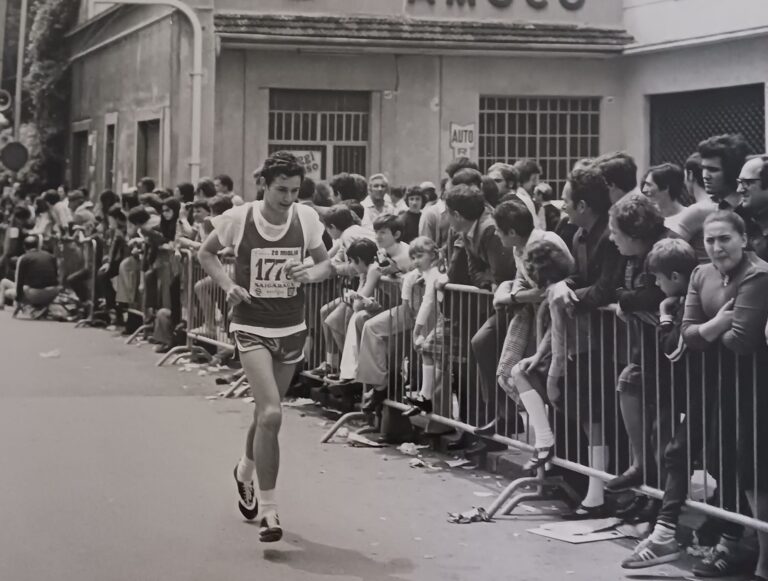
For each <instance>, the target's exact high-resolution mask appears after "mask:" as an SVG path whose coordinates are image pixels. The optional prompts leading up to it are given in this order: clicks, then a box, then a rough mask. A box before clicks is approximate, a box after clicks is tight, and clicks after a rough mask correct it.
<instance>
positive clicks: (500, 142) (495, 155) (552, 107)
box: [478, 96, 600, 197]
mask: <svg viewBox="0 0 768 581" xmlns="http://www.w3.org/2000/svg"><path fill="white" fill-rule="evenodd" d="M599 153H600V98H599V97H578V98H563V97H535V98H531V97H497V96H481V97H480V131H479V144H478V154H479V164H480V169H481V171H483V172H486V171H487V170H488V168H489V167H490V166H491V165H493V164H494V163H496V162H506V163H514V162H515V161H517V160H518V159H522V158H531V159H535V160H537V161H538V162H539V164H540V165H541V167H542V171H543V173H542V176H541V179H542V181H546V182H548V183H549V184H550V185H551V186H552V188H553V190H554V191H555V192H556V194H557V195H558V197H559V196H560V192H561V191H562V188H563V185H564V184H565V180H566V177H567V176H568V172H569V171H570V170H571V168H572V167H573V164H574V163H576V162H577V161H578V160H579V159H582V158H584V157H595V156H597V155H599Z"/></svg>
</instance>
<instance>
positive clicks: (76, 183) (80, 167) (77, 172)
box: [71, 131, 88, 188]
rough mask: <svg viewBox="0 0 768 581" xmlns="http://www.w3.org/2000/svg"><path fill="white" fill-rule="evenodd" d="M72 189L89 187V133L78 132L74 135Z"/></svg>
mask: <svg viewBox="0 0 768 581" xmlns="http://www.w3.org/2000/svg"><path fill="white" fill-rule="evenodd" d="M71 167H72V175H71V180H72V187H73V188H81V187H87V186H88V184H87V183H86V181H87V179H88V132H87V131H76V132H74V133H73V134H72V166H71Z"/></svg>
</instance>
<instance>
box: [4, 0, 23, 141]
mask: <svg viewBox="0 0 768 581" xmlns="http://www.w3.org/2000/svg"><path fill="white" fill-rule="evenodd" d="M20 18H21V21H20V22H19V50H18V52H17V54H16V87H15V88H16V91H15V92H16V97H15V99H14V103H13V138H14V139H15V140H16V141H20V140H21V135H20V134H19V128H20V127H21V88H22V81H23V80H24V54H25V53H26V52H27V50H26V48H27V0H21V15H20ZM3 26H5V23H3Z"/></svg>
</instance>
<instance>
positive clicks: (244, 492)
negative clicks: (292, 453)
mask: <svg viewBox="0 0 768 581" xmlns="http://www.w3.org/2000/svg"><path fill="white" fill-rule="evenodd" d="M261 176H262V178H263V180H264V185H265V187H266V191H265V193H264V199H263V200H262V201H257V202H252V203H250V204H245V205H243V206H238V207H235V208H232V209H231V210H229V211H227V212H225V213H224V214H222V215H221V216H218V217H216V218H214V219H213V225H214V231H213V232H212V233H211V234H210V236H208V238H207V239H206V240H205V242H204V243H203V246H202V247H201V248H200V252H199V254H198V258H199V259H200V264H201V265H202V267H203V268H204V269H205V271H206V272H207V273H208V274H209V275H210V276H211V278H212V279H213V280H214V281H215V282H216V283H217V284H218V285H219V286H220V287H221V288H222V289H224V291H225V292H226V293H227V300H228V301H229V302H230V303H231V304H232V305H234V315H233V318H232V323H231V325H230V331H231V332H232V333H233V335H234V339H235V342H236V344H237V349H238V351H239V352H240V361H241V363H242V365H243V369H244V370H245V374H246V377H247V378H248V383H249V384H250V385H251V393H252V394H253V398H254V403H255V409H254V413H253V423H251V427H250V428H249V430H248V435H247V437H246V444H245V455H244V456H243V457H242V458H241V459H240V461H239V462H238V464H237V466H236V467H235V481H236V483H237V491H238V494H239V497H240V498H239V501H238V506H239V508H240V512H241V513H242V514H243V516H244V517H245V518H247V519H248V520H253V519H254V518H256V517H257V516H259V518H260V519H261V520H260V529H259V539H260V540H261V541H262V542H267V543H268V542H274V541H279V540H280V539H281V538H282V536H283V531H282V529H281V528H280V520H279V519H278V516H277V499H276V497H275V484H276V482H277V472H278V469H279V465H280V448H279V444H278V432H279V431H280V424H281V422H282V411H281V408H280V399H281V398H282V396H283V395H285V392H286V391H287V389H288V386H289V384H290V381H291V378H292V377H293V372H294V367H295V365H296V363H298V362H299V361H301V360H302V358H303V347H304V340H305V338H306V334H307V327H306V323H305V320H304V289H303V287H302V286H301V284H302V283H308V282H314V281H318V280H322V279H324V278H327V277H329V276H330V275H331V274H332V273H333V269H332V267H331V263H330V261H329V260H328V254H327V252H326V250H325V245H324V244H323V240H322V235H323V225H322V223H321V222H320V218H319V216H318V215H317V212H315V210H313V209H312V208H310V207H309V206H305V205H301V204H296V203H294V202H296V199H297V197H298V195H299V186H300V185H301V182H302V180H303V179H304V168H303V167H302V166H301V165H300V164H299V163H298V161H297V159H296V158H295V157H294V156H293V155H292V154H290V153H287V152H278V153H275V154H273V155H272V156H270V157H269V158H268V159H267V160H266V161H265V162H264V166H263V168H262V171H261ZM227 247H231V248H233V249H234V251H235V278H234V280H232V279H231V278H230V277H229V276H228V275H227V273H226V271H225V270H224V267H223V266H222V264H221V262H220V261H219V258H218V253H219V252H221V251H222V250H223V249H224V248H227ZM307 255H309V256H310V257H311V258H312V261H313V262H314V264H311V265H307V264H304V263H303V261H304V258H305V257H306V256H307ZM254 468H255V469H256V476H257V477H258V481H259V496H258V499H257V497H256V495H255V491H254V485H253V471H254ZM259 501H260V503H261V510H259Z"/></svg>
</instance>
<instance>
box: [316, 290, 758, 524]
mask: <svg viewBox="0 0 768 581" xmlns="http://www.w3.org/2000/svg"><path fill="white" fill-rule="evenodd" d="M392 284H393V283H392V282H391V281H385V282H383V283H382V285H381V288H380V290H379V297H380V299H379V300H380V304H381V305H382V312H381V313H380V314H378V315H377V317H378V319H377V318H376V317H373V318H372V319H371V320H369V321H366V322H365V323H364V325H363V328H362V332H361V335H360V337H359V341H360V345H359V349H360V352H359V359H358V366H359V367H358V376H360V375H364V376H371V374H370V373H369V371H370V370H369V369H368V368H367V367H366V366H368V365H369V364H370V363H371V362H372V361H373V363H374V366H373V367H374V368H375V367H376V365H375V363H376V361H377V359H378V361H379V363H381V364H382V366H383V368H382V370H381V371H383V373H381V374H380V375H379V379H380V380H381V383H382V384H383V385H385V386H386V399H385V401H384V405H386V406H388V407H390V408H392V409H394V410H401V411H403V410H406V409H408V408H410V404H409V401H408V400H407V399H406V398H407V397H408V396H409V395H413V392H416V391H418V390H417V389H416V387H417V386H418V387H421V386H423V384H424V376H423V372H424V369H428V370H429V371H430V372H431V373H433V377H432V381H431V382H428V383H431V385H432V389H433V394H434V395H433V398H432V402H433V410H432V413H430V414H422V415H421V416H420V417H416V418H413V419H412V421H413V422H414V423H419V424H421V425H423V426H425V427H426V429H428V430H430V431H432V430H433V429H434V426H435V425H438V424H439V425H442V426H447V427H449V428H453V429H456V430H458V431H463V432H468V433H470V434H477V435H481V436H482V437H484V438H486V439H489V440H493V441H496V442H499V443H502V444H504V445H506V446H509V447H512V448H516V449H518V450H520V451H523V452H526V453H529V452H533V451H534V445H533V437H534V435H535V434H534V433H533V429H532V427H531V425H530V418H529V416H528V414H527V413H526V411H525V408H524V407H523V406H522V405H520V403H519V402H520V399H519V395H518V394H517V393H516V390H515V389H514V386H512V387H510V386H509V384H506V390H505V389H502V388H501V387H499V383H500V382H499V381H497V380H498V379H499V377H498V376H497V372H498V373H499V374H500V375H503V373H504V369H505V368H504V365H506V366H507V367H506V369H507V370H509V367H510V366H511V365H513V364H514V363H516V362H517V361H519V360H520V359H522V358H523V357H524V356H529V355H531V354H532V353H533V352H534V351H535V347H536V344H537V343H538V341H539V340H540V339H541V337H542V332H543V329H542V328H541V325H542V317H543V318H544V320H546V317H547V315H546V312H548V311H549V309H548V308H546V310H542V309H539V305H536V304H531V305H523V306H515V307H514V308H507V309H500V310H495V309H494V308H493V304H492V300H493V296H492V294H491V293H489V292H487V291H482V290H479V289H477V288H475V287H467V286H461V285H454V284H447V285H445V286H444V288H443V289H442V292H441V293H438V294H441V295H442V296H441V298H440V299H439V300H437V301H435V302H434V311H433V315H432V317H431V318H432V320H431V321H430V322H429V323H428V328H427V332H426V333H425V338H423V339H419V345H418V346H416V345H415V344H414V340H413V337H412V331H413V325H414V320H413V319H414V314H413V310H412V307H413V305H414V304H418V303H419V302H420V300H421V299H420V298H419V297H418V296H417V295H418V293H423V292H424V290H423V288H420V287H419V286H418V285H416V286H414V290H413V294H412V300H411V301H410V307H409V306H405V305H403V304H402V303H401V302H400V299H399V294H397V293H393V292H387V285H392ZM331 286H332V285H331ZM336 296H337V298H338V297H340V295H336ZM330 298H331V297H328V296H325V297H323V298H322V299H320V301H318V302H322V301H324V300H328V301H330ZM323 304H325V303H323ZM545 306H546V305H545ZM382 318H383V319H384V321H385V322H384V323H382ZM624 318H626V319H627V321H625V320H623V319H620V318H618V317H617V316H616V315H615V314H614V313H613V312H612V311H611V310H603V311H600V312H593V313H589V314H586V315H581V316H576V317H568V320H567V322H566V323H565V329H566V332H565V333H564V335H563V336H562V339H561V341H562V343H561V349H560V351H559V352H558V353H559V356H562V357H564V359H563V361H564V363H563V366H562V367H563V369H562V377H561V378H560V380H559V382H557V383H556V385H557V386H558V387H557V388H556V389H555V390H554V391H553V392H552V393H551V394H549V393H548V391H547V389H546V388H545V387H544V385H545V384H546V380H547V369H544V371H543V374H542V375H541V376H540V378H539V379H540V380H541V383H542V387H541V390H540V392H541V394H542V399H543V400H544V401H545V403H546V404H547V413H548V415H549V419H550V424H551V426H552V430H553V432H554V434H555V442H556V444H555V456H554V458H553V459H552V460H551V462H548V463H547V464H548V465H550V466H557V467H560V468H562V469H565V470H566V471H570V472H574V473H577V474H581V475H583V476H587V477H594V478H598V479H600V480H602V481H605V482H609V481H611V480H613V479H614V478H616V476H617V475H622V474H625V473H626V472H627V471H629V472H630V474H632V473H634V477H633V478H630V483H629V484H630V486H629V488H632V489H633V490H635V491H636V492H638V493H641V494H644V495H646V496H648V497H651V498H655V499H662V498H664V502H663V503H661V514H666V515H670V514H671V515H672V516H674V515H676V514H679V510H680V508H681V507H682V506H683V505H687V506H688V507H690V508H692V509H694V510H697V511H699V512H702V513H704V514H706V515H708V516H711V517H714V518H716V519H721V521H722V522H725V523H732V524H734V525H737V526H739V525H743V526H748V527H751V528H753V529H757V530H760V531H764V532H768V522H766V521H765V520H764V519H761V518H759V517H756V516H754V515H755V514H762V515H765V510H766V508H768V507H763V506H762V505H760V506H755V504H757V502H758V501H757V500H754V501H750V502H749V503H748V499H750V498H752V499H756V498H758V497H759V494H755V492H754V491H761V490H763V489H764V488H765V487H766V478H768V474H766V472H768V466H767V465H766V464H767V463H766V461H765V457H766V447H768V435H766V434H764V433H763V432H762V431H761V430H762V424H765V422H762V424H761V418H760V413H761V410H765V409H768V406H767V405H766V401H765V399H768V393H765V392H767V391H768V390H766V389H765V386H766V385H768V371H767V370H766V367H767V362H768V357H766V354H765V352H761V353H759V354H756V355H746V356H738V355H736V354H734V353H733V352H730V351H729V350H728V349H726V348H725V347H722V346H717V347H714V348H713V349H711V350H710V351H709V352H706V353H696V352H692V351H691V350H685V349H683V348H682V347H681V345H682V344H681V343H679V342H677V343H676V344H675V345H673V346H672V348H665V345H664V337H663V336H662V334H661V332H660V330H659V327H658V320H657V318H654V316H652V315H649V314H647V313H637V314H635V315H634V316H632V317H624ZM377 324H378V327H377ZM547 324H548V323H547ZM371 337H374V338H375V340H373V341H371V340H370V339H371ZM526 337H527V339H526ZM310 341H312V343H313V344H314V345H320V346H323V345H325V343H324V341H325V339H324V337H323V333H322V332H321V329H320V326H318V325H317V324H314V325H311V326H310ZM372 345H373V346H376V347H377V349H374V353H369V352H366V350H367V349H369V348H370V346H372ZM554 349H557V348H556V347H554ZM425 354H427V355H428V356H431V360H432V363H433V364H432V365H429V366H425V365H422V364H419V363H418V362H419V360H420V358H421V359H422V361H423V360H424V355H425ZM322 355H323V349H322V348H321V349H319V350H318V349H317V348H316V350H315V352H314V354H313V357H314V358H313V359H311V362H312V364H315V363H319V360H320V358H321V356H322ZM500 358H501V360H502V366H501V367H500V366H499V360H500ZM364 368H365V369H364ZM373 375H375V373H374V374H373ZM369 387H370V386H369ZM537 391H538V390H537ZM409 392H410V394H409ZM550 396H551V397H550ZM362 417H365V414H363V413H362V412H359V411H356V412H351V413H349V414H346V415H344V416H343V417H342V418H340V419H339V421H337V422H336V423H335V424H334V426H333V427H332V428H331V429H330V430H328V431H327V432H326V433H325V434H324V435H323V438H322V442H328V441H329V440H330V439H331V438H332V437H333V435H334V434H335V433H336V431H338V429H339V428H340V427H341V426H343V425H344V424H346V423H348V422H349V421H351V420H354V419H360V418H362ZM625 426H626V427H625ZM767 431H768V429H767ZM598 456H601V458H598ZM632 467H634V470H633V469H632ZM638 472H639V474H640V476H639V477H638V476H637V473H638ZM692 476H693V478H692ZM553 486H554V487H557V488H560V489H562V490H563V491H564V492H565V493H566V494H567V495H568V496H569V497H571V498H572V499H573V500H574V501H578V495H577V494H576V493H575V491H574V490H573V488H572V487H571V486H570V485H569V484H568V483H567V482H566V480H565V479H563V477H561V476H549V475H547V473H546V470H545V467H544V466H542V467H540V468H538V470H536V473H535V474H533V475H531V476H530V477H525V478H520V479H518V480H516V481H514V482H512V483H511V484H510V485H509V486H508V487H507V488H506V489H505V490H504V491H502V492H501V494H500V495H499V496H498V497H497V498H496V499H495V500H494V502H493V503H492V504H491V505H490V506H489V508H488V509H487V512H488V514H489V515H490V516H493V515H494V514H496V513H498V512H501V513H502V514H509V513H510V512H511V511H512V510H514V508H515V507H516V506H517V505H518V504H519V503H520V502H522V501H524V500H529V499H535V498H542V497H543V496H544V494H545V492H548V490H547V489H549V488H550V487H553ZM524 488H525V490H523V489H524ZM665 490H666V497H665ZM750 504H751V506H750ZM750 509H751V510H750Z"/></svg>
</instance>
